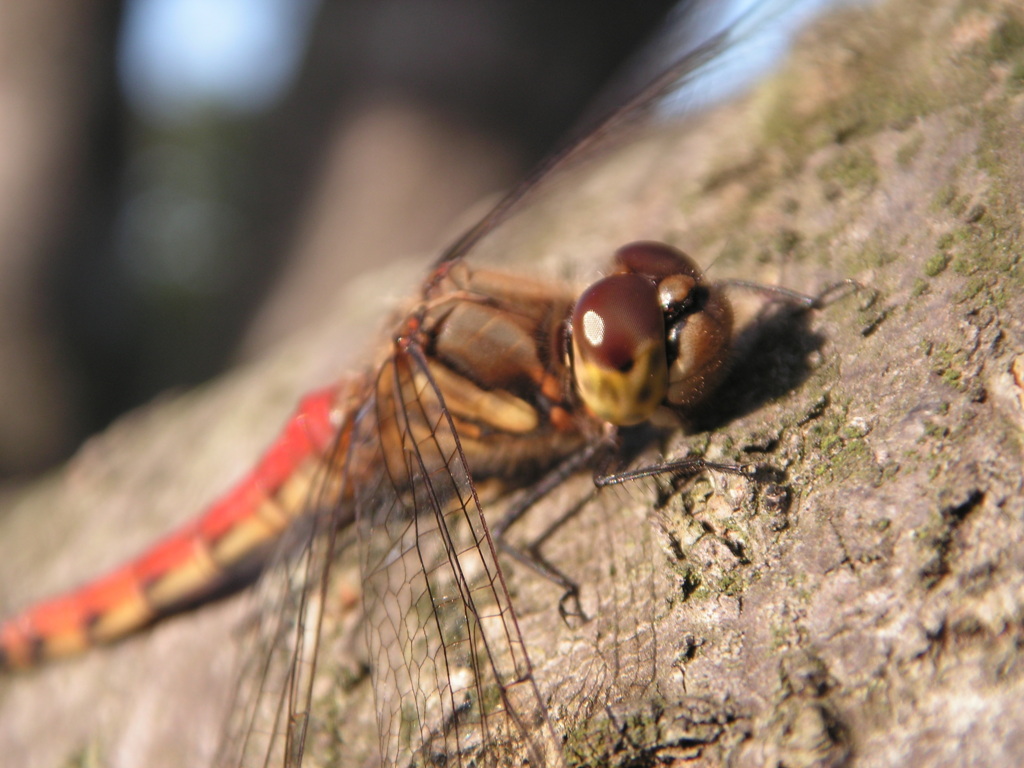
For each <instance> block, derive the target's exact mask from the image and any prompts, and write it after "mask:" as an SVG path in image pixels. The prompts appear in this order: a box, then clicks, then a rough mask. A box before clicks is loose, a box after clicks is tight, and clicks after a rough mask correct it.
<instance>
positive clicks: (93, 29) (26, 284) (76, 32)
mask: <svg viewBox="0 0 1024 768" xmlns="http://www.w3.org/2000/svg"><path fill="white" fill-rule="evenodd" d="M118 6H119V4H118V3H98V4H88V3H78V2H66V0H44V1H43V2H38V3H19V2H4V3H0V51H2V56H0V83H2V85H0V137H3V148H2V151H0V243H2V244H3V245H2V247H0V371H2V372H3V373H2V374H0V402H2V403H3V406H2V407H0V472H25V471H28V470H32V469H37V468H38V466H39V465H40V463H45V462H47V461H52V460H53V458H54V457H55V456H56V455H59V454H61V453H63V452H66V451H67V450H68V448H69V445H68V443H67V441H68V439H69V436H70V435H73V434H74V433H75V431H76V430H77V426H78V425H77V422H78V420H79V419H80V416H81V414H80V413H79V410H78V405H79V404H78V402H77V397H78V390H77V385H78V382H76V381H75V380H74V377H73V369H72V368H71V367H70V366H69V365H67V362H66V359H65V358H64V357H63V355H64V354H65V350H63V349H61V348H60V339H59V334H58V329H57V328H56V327H55V317H56V312H57V308H55V307H53V306H51V302H52V295H50V294H49V293H48V290H49V288H50V286H49V285H48V280H49V278H50V276H51V275H50V273H49V271H48V270H49V268H50V267H51V263H50V262H51V261H52V259H53V257H54V256H55V255H56V252H57V251H58V250H59V249H60V248H62V247H64V246H65V239H66V238H67V237H69V233H70V232H71V231H72V230H74V229H75V227H76V226H77V224H78V218H79V216H80V214H81V212H80V211H79V210H78V209H77V206H78V205H79V203H80V201H79V200H78V198H77V194H78V192H79V188H80V185H82V184H83V181H84V179H85V178H86V177H87V172H88V167H89V164H90V161H91V158H90V152H91V147H90V142H91V139H92V134H93V132H94V131H95V130H96V129H97V127H98V120H99V118H100V117H101V115H100V114H98V111H99V110H100V108H105V107H106V106H107V104H108V102H109V100H110V98H111V96H112V92H113V89H114V88H115V87H116V83H115V80H114V78H113V56H114V46H113V40H114V35H115V33H116V27H117V19H118Z"/></svg>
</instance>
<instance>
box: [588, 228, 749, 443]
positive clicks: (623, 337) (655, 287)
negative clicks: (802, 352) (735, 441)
mask: <svg viewBox="0 0 1024 768" xmlns="http://www.w3.org/2000/svg"><path fill="white" fill-rule="evenodd" d="M570 333H571V337H572V345H571V350H572V355H571V367H572V373H573V379H574V381H575V383H576V389H577V392H578V393H579V396H580V398H581V399H582V400H583V402H584V404H586V406H587V407H588V408H589V409H590V410H591V411H592V412H593V413H594V414H595V415H596V416H598V417H599V418H601V419H604V420H605V421H608V422H610V423H612V424H615V425H618V426H630V425H632V424H639V423H640V422H642V421H645V420H647V419H649V418H650V417H651V416H652V415H653V414H654V412H655V411H656V410H657V409H658V407H659V406H661V405H663V404H664V405H669V406H674V407H676V408H687V407H689V406H691V405H693V404H695V403H696V402H698V401H699V400H700V399H702V398H703V397H704V396H705V395H707V393H708V392H709V391H710V389H711V388H712V387H713V386H714V385H715V384H716V383H717V380H718V378H719V376H720V373H721V371H722V368H723V366H724V363H725V360H726V357H727V355H728V350H729V342H730V338H731V334H732V311H731V309H730V308H729V304H728V302H727V301H726V299H725V297H724V296H723V295H722V294H721V292H719V291H718V290H716V289H715V288H714V287H713V286H709V285H707V284H706V283H705V282H704V278H703V275H702V274H701V272H700V270H699V269H698V267H697V265H696V264H695V263H694V262H693V260H692V259H691V258H690V257H689V256H687V255H686V254H684V253H683V252H682V251H679V250H676V249H675V248H672V247H671V246H668V245H665V244H663V243H655V242H637V243H630V244H629V245H626V246H623V247H622V248H620V249H619V250H618V251H616V253H615V267H614V272H613V273H612V274H611V275H609V276H607V277H604V278H602V279H601V280H598V281H597V282H596V283H594V284H593V285H591V286H590V287H589V288H587V290H585V291H584V292H583V293H582V294H581V295H580V298H579V300H578V301H577V302H576V305H575V307H574V308H573V312H572V319H571V326H570Z"/></svg>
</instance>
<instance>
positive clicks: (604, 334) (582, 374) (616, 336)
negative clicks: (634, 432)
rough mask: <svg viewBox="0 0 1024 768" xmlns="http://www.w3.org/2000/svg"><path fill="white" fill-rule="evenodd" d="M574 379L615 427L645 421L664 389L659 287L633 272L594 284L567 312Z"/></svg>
mask: <svg viewBox="0 0 1024 768" xmlns="http://www.w3.org/2000/svg"><path fill="white" fill-rule="evenodd" d="M572 350H573V362H572V365H573V378H574V380H575V382H576V388H577V391H578V392H579V395H580V398H581V399H582V400H583V402H584V403H585V404H586V405H587V407H588V408H589V409H590V410H591V411H592V412H593V413H594V414H595V415H596V416H598V417H599V418H602V419H604V420H605V421H608V422H611V423H612V424H616V425H618V426H629V425H631V424H638V423H640V422H641V421H645V420H646V419H648V418H650V416H651V415H652V414H653V413H654V411H655V410H656V409H657V407H658V406H659V404H660V403H661V402H662V400H663V399H664V397H665V393H666V390H667V388H668V361H667V359H666V354H665V320H664V315H663V312H662V309H661V305H660V304H659V296H658V286H657V285H656V284H655V282H654V281H653V280H652V279H651V278H649V277H644V276H642V275H637V274H618V275H611V276H610V277H606V278H604V279H602V280H598V281H597V282H596V283H594V284H593V285H592V286H590V287H589V288H588V289H587V290H586V291H584V292H583V294H582V295H581V296H580V298H579V301H577V302H576V306H575V307H574V308H573V313H572Z"/></svg>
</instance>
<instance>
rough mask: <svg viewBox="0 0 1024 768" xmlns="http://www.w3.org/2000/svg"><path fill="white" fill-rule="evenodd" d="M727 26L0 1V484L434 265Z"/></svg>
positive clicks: (598, 10)
mask: <svg viewBox="0 0 1024 768" xmlns="http://www.w3.org/2000/svg"><path fill="white" fill-rule="evenodd" d="M743 4H744V3H739V5H743ZM746 4H749V0H748V1H747V3H746ZM820 4H821V2H814V1H812V0H804V2H790V3H786V4H785V5H787V7H788V6H797V7H799V8H800V13H801V14H802V15H803V16H805V15H806V14H807V13H809V12H810V10H811V9H812V8H813V7H814V6H816V5H820ZM730 5H734V4H730V3H717V4H716V3H714V2H709V1H705V2H683V3H680V4H676V3H673V2H655V1H652V2H646V3H618V2H612V1H610V0H588V1H587V2H582V1H563V2H559V3H545V2H516V3H509V2H503V1H502V0H475V1H474V2H465V1H460V0H338V1H337V2H332V1H331V0H125V1H124V2H107V3H99V2H98V3H80V2H72V1H71V0H35V1H34V2H31V3H26V2H20V1H19V0H0V244H2V245H0V478H2V477H12V476H13V477H18V476H26V475H28V474H31V473H35V472H38V471H40V470H41V469H44V468H45V467H47V466H50V465H52V464H53V463H54V462H57V461H59V460H61V459H63V458H65V457H66V456H67V455H69V454H70V453H71V452H72V451H73V450H74V449H75V447H76V446H77V445H79V444H80V442H81V441H82V440H83V439H84V438H85V437H87V436H88V435H89V434H90V433H92V432H95V431H97V430H99V429H102V428H103V427H104V426H105V425H106V424H108V423H109V422H110V421H111V420H112V419H113V418H115V417H116V416H117V415H118V414H120V413H122V412H123V411H125V410H127V409H129V408H131V407H134V406H136V405H139V404H141V403H143V402H145V401H147V400H148V399H150V398H152V397H153V396H154V395H155V394H157V393H159V392H161V391H164V390H166V389H168V388H174V387H183V386H189V385H193V384H195V383H198V382H200V381H203V380H204V379H207V378H209V377H211V376H214V375H216V374H217V373H218V372H220V371H221V370H223V369H225V368H226V367H228V366H230V365H232V364H237V363H238V362H240V361H244V360H245V359H247V358H250V357H252V356H254V355H257V354H259V352H260V351H261V350H263V349H265V348H266V347H267V346H268V345H272V344H274V343H276V342H277V341H279V340H280V339H282V338H284V337H286V336H287V335H288V334H289V333H291V332H293V331H294V329H296V328H298V327H301V326H302V325H303V324H305V323H308V322H310V321H312V320H315V319H316V317H317V316H318V314H319V313H320V312H321V311H323V309H324V303H325V302H327V301H329V300H330V298H331V297H332V296H333V295H334V294H335V293H336V291H337V286H338V285H339V284H340V282H341V281H344V280H345V279H346V277H347V276H349V275H352V274H354V273H357V272H359V271H360V270H363V269H366V268H368V267H370V266H373V265H379V264H380V263H382V262H383V261H384V260H385V259H388V258H390V257H397V256H409V255H410V254H417V253H423V254H425V255H427V254H431V253H436V252H437V251H438V250H439V249H440V248H441V247H442V246H443V245H444V244H445V241H446V240H449V239H451V238H452V237H453V235H455V234H457V229H456V224H455V222H456V221H459V220H460V217H462V218H461V221H462V223H463V224H468V223H471V222H470V221H469V220H467V219H466V218H465V214H466V211H467V210H469V209H470V208H471V206H473V204H474V203H476V202H478V201H479V200H481V199H482V198H484V197H485V196H487V195H494V194H496V193H499V192H501V191H502V190H504V189H507V188H508V187H509V186H510V185H512V184H514V183H515V181H517V180H518V179H519V178H521V177H522V175H523V174H524V173H525V172H526V171H527V170H528V169H529V168H530V167H531V166H532V165H534V164H535V163H537V162H538V161H539V160H540V159H541V158H542V157H543V156H544V155H545V154H546V153H548V152H550V151H551V149H552V147H554V146H556V145H557V144H558V143H559V140H560V138H562V137H564V136H566V134H567V133H569V132H570V131H571V129H572V128H573V126H575V125H578V124H579V119H580V115H581V114H582V113H583V111H584V108H585V107H586V105H587V104H589V103H590V102H591V101H592V100H593V98H594V96H595V94H596V93H597V92H598V91H599V90H600V89H601V87H602V86H603V85H604V84H605V83H606V82H607V81H608V80H609V78H610V76H611V75H612V73H614V72H615V71H616V70H618V69H619V68H620V67H621V66H622V64H623V62H624V61H626V60H628V59H631V58H635V53H636V51H638V50H640V49H641V48H642V47H643V44H644V42H645V41H646V40H648V39H649V38H651V36H652V35H654V33H655V32H656V31H657V30H659V29H663V28H665V27H666V24H668V26H670V27H672V28H673V29H674V30H675V32H674V33H673V35H672V40H673V41H674V42H672V43H671V45H672V46H676V47H678V46H685V45H688V44H689V45H692V41H693V40H700V39H703V38H704V37H706V36H707V35H708V34H709V30H713V29H716V28H718V25H719V20H720V19H721V18H722V11H723V9H724V8H726V7H728V6H730ZM674 6H675V7H674ZM730 13H733V14H735V13H736V9H735V8H732V10H731V11H730ZM796 23H797V22H796V21H794V22H793V23H792V24H791V25H790V26H789V27H786V29H790V28H792V26H795V25H796ZM782 30H783V25H781V24H780V25H779V28H778V31H779V34H782ZM687 41H689V42H687ZM663 47H664V46H663ZM782 47H783V43H782V41H781V38H780V39H779V40H776V41H775V42H773V43H762V45H761V46H759V48H758V50H757V51H756V53H755V54H754V55H751V56H745V57H743V58H744V61H745V64H744V65H743V66H744V67H746V68H747V69H750V68H754V69H757V68H758V67H762V66H764V65H765V64H766V62H767V60H769V59H771V58H772V57H774V56H777V55H778V54H779V53H780V51H781V50H782ZM665 55H671V54H665V52H664V51H662V56H663V57H664V56H665ZM646 66H647V75H646V77H650V69H651V68H653V67H656V66H657V64H656V63H654V61H653V60H651V61H648V62H647V65H646ZM636 71H637V72H638V74H637V75H636V78H637V80H638V81H639V82H640V83H641V84H642V83H643V79H644V77H645V75H644V74H639V73H641V72H643V71H644V70H643V67H642V66H641V67H640V68H638V69H637V70H636ZM712 90H723V91H724V90H726V88H724V86H723V87H721V88H719V87H716V88H713V89H712ZM612 98H613V99H614V98H616V97H612ZM424 263H426V261H425V262H424Z"/></svg>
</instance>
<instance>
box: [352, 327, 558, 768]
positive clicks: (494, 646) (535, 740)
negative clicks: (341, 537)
mask: <svg viewBox="0 0 1024 768" xmlns="http://www.w3.org/2000/svg"><path fill="white" fill-rule="evenodd" d="M398 346H399V349H398V350H397V351H396V354H395V355H394V356H393V357H392V358H391V360H389V361H388V363H387V364H386V365H385V366H383V368H382V369H381V371H380V374H379V378H378V381H377V391H376V402H375V410H374V414H373V419H363V420H361V422H360V430H359V434H358V435H357V436H356V438H355V440H354V442H353V446H354V447H353V453H354V455H358V452H359V451H360V450H362V446H371V447H376V449H377V451H378V452H379V453H378V455H379V465H380V466H382V467H383V468H384V472H383V474H382V475H381V476H380V479H379V482H378V483H376V484H375V485H374V486H373V487H364V488H360V490H359V493H358V494H357V509H358V511H359V518H358V530H359V535H360V539H361V543H360V548H361V555H362V572H363V589H364V604H365V606H366V612H367V617H366V632H367V644H368V648H369V654H370V667H371V675H372V677H373V680H374V690H375V692H376V696H377V718H378V722H379V734H380V749H381V755H382V759H383V762H384V764H386V765H392V764H395V765H408V764H418V765H420V764H426V765H432V764H437V765H480V764H484V765H508V764H523V763H526V762H528V763H529V764H530V765H560V764H561V756H560V750H559V748H558V742H557V739H556V737H555V734H554V731H553V729H552V726H551V724H550V722H549V720H548V717H547V713H546V709H545V707H544V705H543V703H542V701H541V698H540V695H539V693H538V689H537V685H536V682H535V680H534V677H533V673H532V669H531V666H530V661H529V658H528V656H527V652H526V647H525V645H524V643H523V639H522V636H521V634H520V630H519V627H518V624H517V622H516V617H515V614H514V612H513V609H512V605H511V601H510V598H509V594H508V590H507V589H506V586H505V582H504V579H503V576H502V573H501V571H500V569H499V566H498V562H497V557H496V553H495V547H494V542H493V541H492V540H491V536H490V534H489V532H488V530H487V525H486V522H485V520H484V516H483V511H482V509H481V507H480V502H479V499H478V497H477V494H476V490H475V488H474V486H473V482H472V478H471V477H470V473H469V470H468V468H467V466H466V460H465V456H464V455H463V453H462V449H461V447H460V445H459V440H458V435H457V434H456V432H455V429H454V427H453V425H452V422H451V419H450V417H449V415H448V412H447V410H446V409H445V405H444V400H443V396H442V394H441V392H440V391H439V390H438V388H437V386H436V384H435V383H434V382H433V380H432V379H431V378H430V375H429V373H428V371H427V367H426V364H425V360H424V359H423V353H422V350H421V349H420V348H419V347H418V346H417V344H416V342H415V341H412V340H406V341H405V342H399V345H398ZM360 463H361V462H360Z"/></svg>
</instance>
